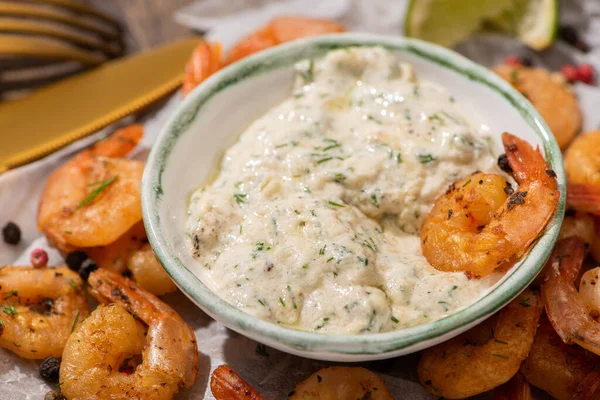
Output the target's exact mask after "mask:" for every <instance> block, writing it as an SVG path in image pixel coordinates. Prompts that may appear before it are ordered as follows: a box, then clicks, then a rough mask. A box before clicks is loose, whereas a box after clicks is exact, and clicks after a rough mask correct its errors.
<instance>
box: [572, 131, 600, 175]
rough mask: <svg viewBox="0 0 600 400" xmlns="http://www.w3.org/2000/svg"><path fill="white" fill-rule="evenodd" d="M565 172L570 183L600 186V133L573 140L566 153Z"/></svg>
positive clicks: (595, 132)
mask: <svg viewBox="0 0 600 400" xmlns="http://www.w3.org/2000/svg"><path fill="white" fill-rule="evenodd" d="M565 172H566V173H567V179H568V181H569V182H570V183H576V184H588V185H600V131H593V132H586V133H583V134H581V135H579V136H577V137H576V138H575V140H573V143H571V145H570V146H569V148H568V149H567V151H566V152H565Z"/></svg>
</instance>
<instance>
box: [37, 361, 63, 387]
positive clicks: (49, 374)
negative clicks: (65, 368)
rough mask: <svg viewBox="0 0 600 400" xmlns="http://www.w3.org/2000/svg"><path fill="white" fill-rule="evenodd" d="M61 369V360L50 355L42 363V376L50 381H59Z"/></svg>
mask: <svg viewBox="0 0 600 400" xmlns="http://www.w3.org/2000/svg"><path fill="white" fill-rule="evenodd" d="M59 370H60V360H59V359H58V358H55V357H48V358H46V359H44V361H42V363H41V364H40V376H41V377H42V378H43V379H44V380H45V381H46V382H49V383H58V373H59Z"/></svg>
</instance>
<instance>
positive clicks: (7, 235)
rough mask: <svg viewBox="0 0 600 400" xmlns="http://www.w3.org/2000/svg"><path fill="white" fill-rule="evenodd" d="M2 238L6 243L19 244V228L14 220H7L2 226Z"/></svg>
mask: <svg viewBox="0 0 600 400" xmlns="http://www.w3.org/2000/svg"><path fill="white" fill-rule="evenodd" d="M2 238H3V239H4V241H5V242H6V243H8V244H19V242H20V241H21V229H20V228H19V226H18V225H17V224H15V223H14V222H8V223H7V224H6V225H4V228H2Z"/></svg>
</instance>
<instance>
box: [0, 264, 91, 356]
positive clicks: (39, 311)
mask: <svg viewBox="0 0 600 400" xmlns="http://www.w3.org/2000/svg"><path fill="white" fill-rule="evenodd" d="M81 285H82V281H81V278H80V277H79V275H78V274H77V273H75V272H73V271H71V270H70V269H69V268H67V267H64V266H63V267H56V268H33V267H3V268H0V291H1V292H2V297H1V298H0V305H1V307H2V311H3V312H2V313H0V321H2V323H0V346H1V347H4V348H5V349H8V350H10V351H12V352H14V353H16V354H17V355H18V356H20V357H23V358H31V359H42V358H46V357H60V356H61V354H62V352H63V348H64V346H65V343H66V342H67V338H68V337H69V335H70V334H71V330H72V329H73V328H74V327H75V325H76V323H77V321H82V320H83V319H84V318H85V317H87V315H88V314H89V309H88V304H87V297H86V295H85V292H84V291H83V290H82V286H81Z"/></svg>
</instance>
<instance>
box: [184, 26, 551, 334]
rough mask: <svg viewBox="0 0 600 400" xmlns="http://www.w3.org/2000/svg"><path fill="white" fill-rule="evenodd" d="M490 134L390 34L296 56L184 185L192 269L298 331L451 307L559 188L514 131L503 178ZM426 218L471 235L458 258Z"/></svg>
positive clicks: (473, 289) (461, 302) (468, 295)
mask: <svg viewBox="0 0 600 400" xmlns="http://www.w3.org/2000/svg"><path fill="white" fill-rule="evenodd" d="M330 28H331V29H332V27H328V28H327V29H330ZM323 29H325V27H323ZM255 39H256V40H258V39H257V38H255ZM471 114H473V113H472V112H469V115H471ZM473 120H474V121H475V120H476V116H474V117H473ZM491 135H492V132H491V131H490V129H489V128H488V127H487V126H486V125H483V124H482V123H480V122H477V123H476V122H473V121H472V120H471V118H468V117H467V113H465V112H464V111H463V110H462V108H461V105H460V104H459V102H458V101H457V100H456V99H455V98H454V97H453V96H452V94H450V93H448V92H447V91H445V90H444V89H443V88H442V87H440V86H438V85H436V84H434V83H432V82H428V81H424V80H420V79H419V77H418V76H417V73H416V71H415V70H414V69H413V67H412V65H410V64H407V63H403V62H400V61H399V60H398V59H397V57H396V56H395V55H394V54H393V53H392V52H390V51H388V50H385V49H383V48H380V47H360V48H347V49H341V50H334V51H331V52H329V53H327V54H326V55H325V56H324V57H323V58H321V59H315V60H313V59H307V60H303V61H301V62H299V63H297V65H296V74H295V78H294V86H293V89H292V93H291V95H290V96H289V97H288V98H287V99H285V100H284V101H283V102H281V103H280V104H279V105H276V106H275V107H274V108H272V109H271V110H269V111H268V112H267V113H266V114H264V115H263V116H261V117H259V118H258V119H257V120H256V121H254V122H253V123H252V124H251V125H250V126H249V127H248V128H247V129H246V131H244V132H243V133H242V134H241V136H240V137H239V140H238V142H237V143H235V144H233V145H232V146H231V147H230V148H229V149H228V150H227V151H226V153H225V155H224V157H223V159H222V161H221V164H220V166H219V167H220V168H219V173H218V175H217V176H216V177H215V179H214V180H212V181H211V182H209V183H207V184H206V185H204V186H202V187H200V188H199V189H198V190H196V191H195V192H194V193H193V194H192V196H191V198H190V200H189V208H188V219H187V223H186V226H185V233H186V236H187V240H188V245H189V251H190V253H191V254H192V255H193V257H194V258H195V260H196V262H195V263H193V264H191V268H192V269H193V272H194V273H195V274H196V275H197V276H198V277H199V278H200V279H201V280H202V281H203V282H204V283H205V284H206V285H207V286H208V287H209V288H210V289H211V290H212V291H213V292H214V293H217V294H218V295H219V296H221V297H222V298H223V299H224V300H226V301H227V302H229V303H230V304H232V305H234V306H236V307H238V308H240V309H241V310H243V311H245V312H247V313H250V314H253V315H255V316H257V317H259V318H262V319H265V320H268V321H271V322H273V323H277V324H280V325H282V326H286V327H291V328H295V329H300V330H306V331H314V332H322V333H347V334H361V333H375V332H386V331H392V330H397V329H402V328H406V327H409V326H414V325H418V324H422V323H426V322H429V321H433V320H437V319H440V318H443V317H444V316H447V315H450V314H452V313H455V312H456V311H458V310H460V309H462V308H464V307H466V306H469V305H470V304H472V303H474V302H475V301H477V299H478V298H479V297H481V296H483V295H484V294H485V293H486V292H487V291H488V290H489V289H490V288H491V287H492V286H493V285H494V284H495V283H496V282H497V281H498V280H499V279H500V277H501V276H502V275H503V271H502V270H500V269H499V270H496V268H497V267H504V266H505V264H508V263H509V262H512V261H515V260H516V259H517V258H518V257H520V256H521V255H522V254H523V253H524V252H525V251H526V250H527V248H528V247H529V245H530V244H531V243H532V242H533V241H534V240H535V238H536V237H537V236H538V235H539V234H540V233H541V231H542V229H543V227H544V225H545V223H546V222H547V221H548V220H549V218H550V217H551V215H552V213H553V212H554V209H555V208H556V204H557V202H558V192H557V191H556V182H555V178H554V175H553V172H552V171H550V170H549V169H548V167H547V166H546V163H545V162H544V159H543V158H542V157H541V155H540V153H539V152H538V151H535V150H533V149H532V148H531V146H529V145H528V144H527V143H525V142H523V141H522V140H520V139H518V138H516V137H514V136H512V135H508V134H507V135H505V136H504V144H505V148H506V149H507V157H508V161H509V163H510V165H511V166H512V168H513V170H514V175H515V178H516V181H517V182H518V184H519V185H518V187H515V188H512V187H511V185H510V184H508V183H507V179H511V178H510V176H508V175H505V174H503V172H502V170H500V168H499V167H498V165H497V156H498V154H496V153H495V152H494V145H493V142H492V139H491ZM474 171H485V173H477V174H475V175H473V172H474ZM453 182H455V183H454V187H455V189H456V190H455V191H453V192H452V193H449V194H448V195H444V193H445V191H446V188H447V187H448V185H450V184H452V183H453ZM513 191H514V193H513ZM459 193H465V194H469V193H470V194H471V197H470V198H462V199H459V196H458V194H459ZM440 196H442V197H440ZM436 199H437V201H436ZM434 203H435V206H434ZM448 204H452V207H448V206H447V205H448ZM534 205H535V207H534ZM432 207H434V208H433V211H431V209H432ZM465 210H467V211H465ZM430 211H431V212H430ZM465 214H468V216H467V217H465ZM524 217H526V218H524ZM460 218H463V219H465V221H462V220H460ZM513 223H516V225H515V226H514V227H513V226H512V225H511V224H513ZM524 228H525V229H524ZM435 230H437V231H442V230H443V231H444V232H442V233H440V235H446V236H447V237H454V236H456V237H457V239H456V240H458V241H459V242H460V243H458V245H459V246H460V248H458V246H456V245H453V246H456V247H457V248H456V249H450V251H455V252H458V251H462V250H465V249H466V252H465V254H464V255H461V258H462V259H460V260H457V261H456V263H451V264H448V262H449V261H448V260H452V259H454V258H455V257H454V253H451V255H449V256H447V257H446V258H447V259H448V260H444V259H443V258H444V256H443V254H445V253H446V251H448V249H446V248H445V247H444V246H446V243H445V240H444V238H443V237H442V236H438V237H436V235H435V234H434V231H435ZM426 238H427V239H426ZM421 239H422V240H421ZM425 239H426V240H425ZM474 249H479V250H482V251H484V252H485V251H488V250H489V252H490V254H487V255H485V256H478V255H476V254H474V251H473V250H474ZM490 263H491V264H490ZM473 278H478V279H473ZM332 299H335V301H332Z"/></svg>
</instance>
